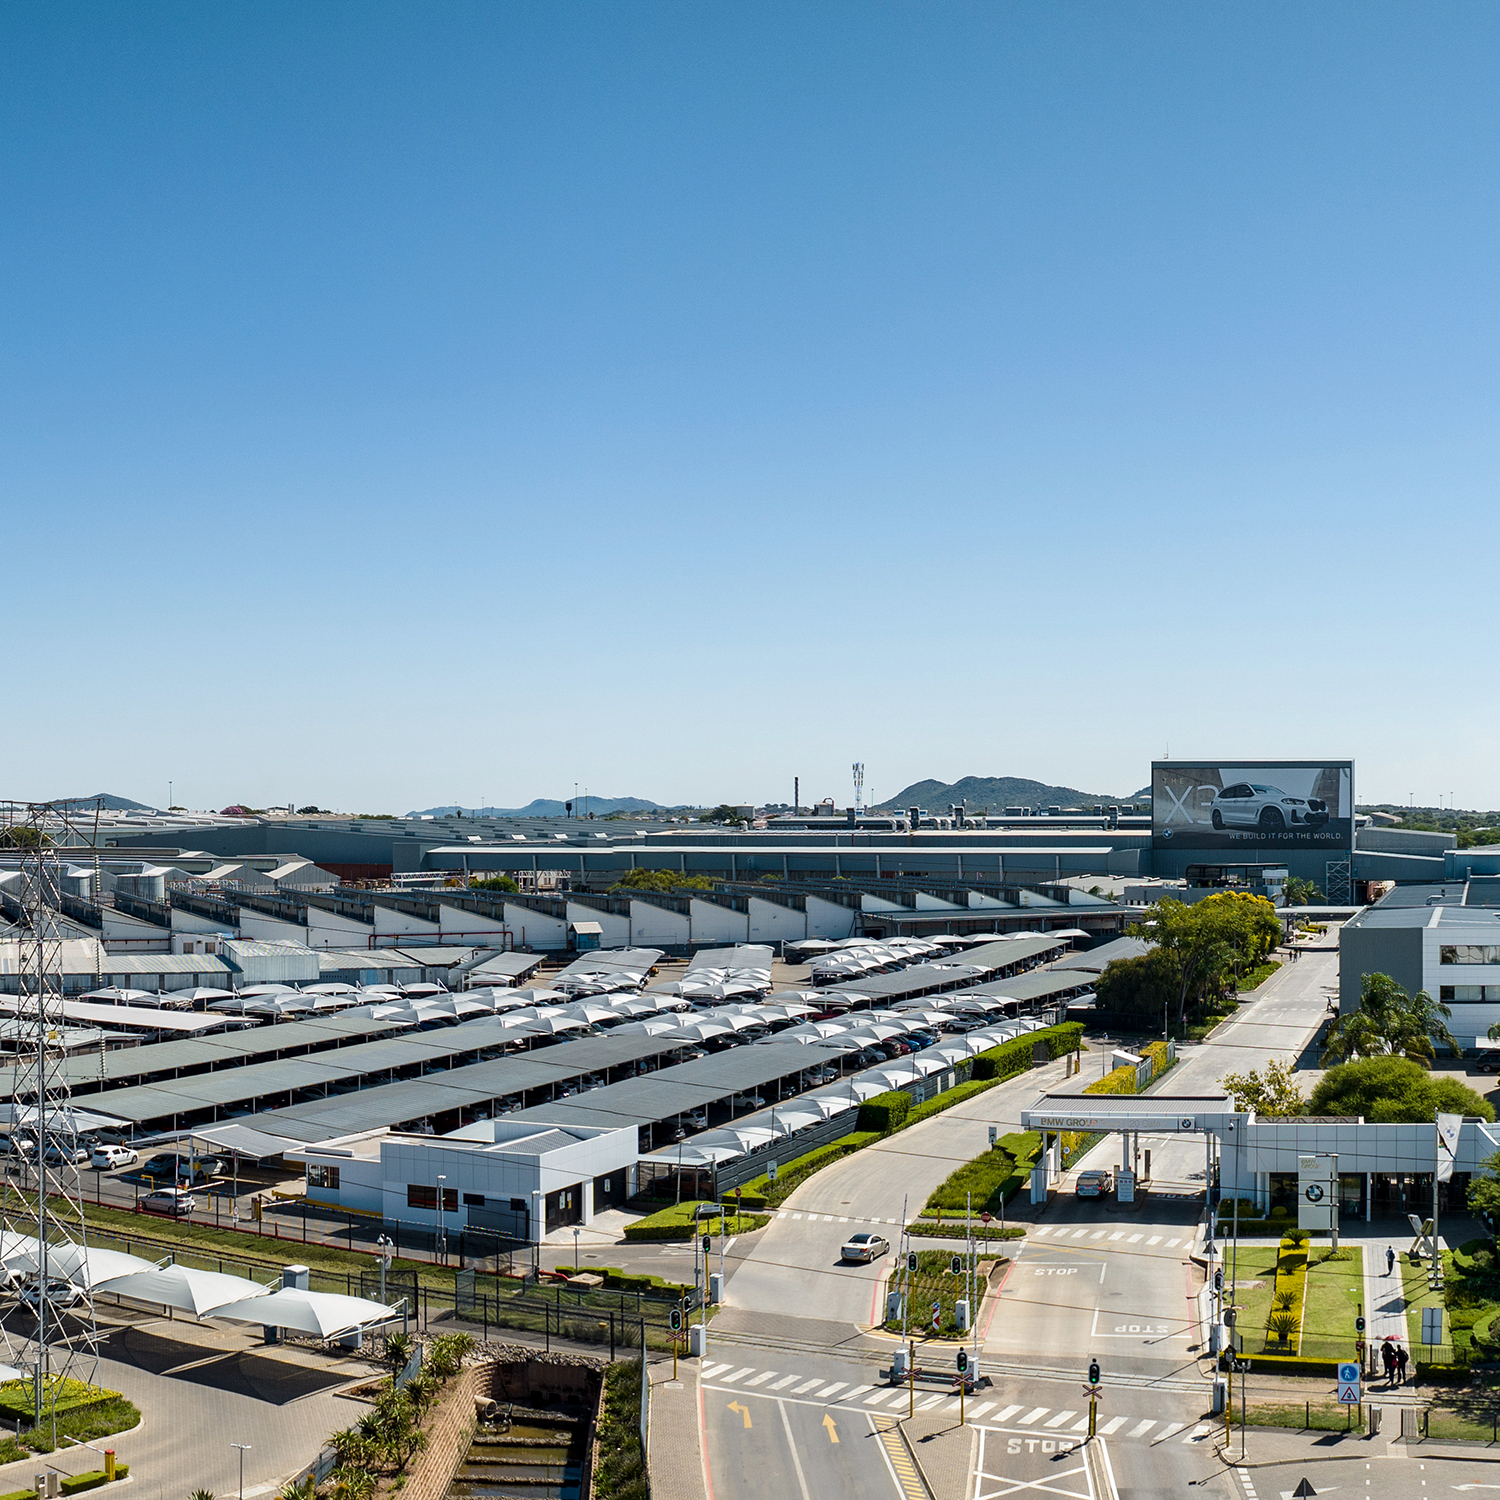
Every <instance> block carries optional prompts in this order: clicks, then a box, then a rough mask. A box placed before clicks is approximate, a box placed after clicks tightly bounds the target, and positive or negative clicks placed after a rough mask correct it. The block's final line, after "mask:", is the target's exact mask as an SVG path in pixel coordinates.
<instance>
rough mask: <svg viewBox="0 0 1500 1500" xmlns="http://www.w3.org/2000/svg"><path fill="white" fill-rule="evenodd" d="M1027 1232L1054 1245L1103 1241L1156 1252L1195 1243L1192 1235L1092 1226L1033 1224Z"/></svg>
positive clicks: (1108, 1243)
mask: <svg viewBox="0 0 1500 1500" xmlns="http://www.w3.org/2000/svg"><path fill="white" fill-rule="evenodd" d="M1026 1232H1027V1234H1029V1235H1034V1236H1035V1237H1036V1238H1037V1239H1050V1240H1052V1241H1053V1243H1056V1242H1057V1241H1059V1240H1090V1241H1092V1240H1103V1241H1104V1243H1105V1244H1107V1245H1114V1244H1124V1245H1139V1246H1140V1247H1141V1249H1142V1250H1155V1249H1157V1248H1158V1247H1160V1248H1161V1249H1163V1250H1175V1249H1177V1248H1178V1246H1180V1245H1191V1244H1192V1243H1193V1237H1192V1235H1172V1236H1169V1235H1165V1234H1147V1233H1146V1231H1145V1230H1141V1231H1140V1233H1138V1234H1128V1233H1126V1231H1125V1230H1123V1229H1109V1228H1108V1227H1106V1228H1104V1229H1097V1228H1095V1227H1094V1225H1092V1224H1082V1225H1075V1224H1032V1225H1030V1226H1029V1227H1028V1229H1027V1231H1026Z"/></svg>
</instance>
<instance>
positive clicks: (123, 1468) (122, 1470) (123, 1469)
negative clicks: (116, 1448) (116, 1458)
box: [61, 1464, 130, 1495]
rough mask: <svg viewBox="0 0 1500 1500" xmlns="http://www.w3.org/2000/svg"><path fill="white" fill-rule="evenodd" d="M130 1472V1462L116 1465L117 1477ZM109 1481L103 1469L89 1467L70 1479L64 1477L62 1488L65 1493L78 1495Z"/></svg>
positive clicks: (120, 1477)
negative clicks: (84, 1471)
mask: <svg viewBox="0 0 1500 1500" xmlns="http://www.w3.org/2000/svg"><path fill="white" fill-rule="evenodd" d="M129 1472H130V1465H129V1464H116V1465H115V1478H117V1479H123V1478H124V1477H125V1476H126V1475H127V1474H128V1473H129ZM109 1482H110V1481H109V1480H108V1479H106V1478H105V1477H104V1470H103V1469H89V1470H88V1471H87V1472H86V1473H83V1474H74V1475H73V1476H72V1477H71V1478H70V1479H64V1480H63V1482H62V1486H61V1488H62V1492H63V1494H65V1495H77V1494H79V1493H81V1492H82V1491H83V1490H96V1489H98V1488H99V1486H100V1485H101V1484H108V1483H109Z"/></svg>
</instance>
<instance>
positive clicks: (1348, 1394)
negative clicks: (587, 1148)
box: [1339, 1363, 1359, 1406]
mask: <svg viewBox="0 0 1500 1500" xmlns="http://www.w3.org/2000/svg"><path fill="white" fill-rule="evenodd" d="M1339 1400H1340V1401H1341V1402H1342V1403H1343V1404H1344V1405H1345V1406H1358V1405H1359V1366H1358V1365H1357V1364H1353V1363H1349V1364H1340V1365H1339Z"/></svg>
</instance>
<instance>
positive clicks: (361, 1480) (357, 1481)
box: [331, 1464, 375, 1500]
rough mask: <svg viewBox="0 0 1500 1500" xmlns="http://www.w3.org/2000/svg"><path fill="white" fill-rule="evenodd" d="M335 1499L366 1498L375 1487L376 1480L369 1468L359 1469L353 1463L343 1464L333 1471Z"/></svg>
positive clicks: (357, 1499) (351, 1499)
mask: <svg viewBox="0 0 1500 1500" xmlns="http://www.w3.org/2000/svg"><path fill="white" fill-rule="evenodd" d="M331 1477H332V1479H333V1494H334V1500H366V1497H367V1496H368V1495H369V1494H370V1492H371V1491H372V1490H373V1489H374V1488H375V1480H374V1478H373V1477H372V1476H371V1474H370V1472H369V1470H368V1469H357V1468H355V1467H354V1466H353V1465H351V1464H342V1465H340V1466H339V1467H338V1468H337V1469H335V1470H334V1471H333V1474H332V1476H331Z"/></svg>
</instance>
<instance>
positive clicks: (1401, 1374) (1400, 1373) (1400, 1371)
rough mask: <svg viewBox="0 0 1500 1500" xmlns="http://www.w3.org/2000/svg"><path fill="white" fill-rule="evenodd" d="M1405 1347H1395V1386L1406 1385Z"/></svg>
mask: <svg viewBox="0 0 1500 1500" xmlns="http://www.w3.org/2000/svg"><path fill="white" fill-rule="evenodd" d="M1406 1360H1407V1353H1406V1347H1405V1345H1403V1344H1398V1345H1397V1346H1396V1384H1397V1385H1405V1384H1406Z"/></svg>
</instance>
